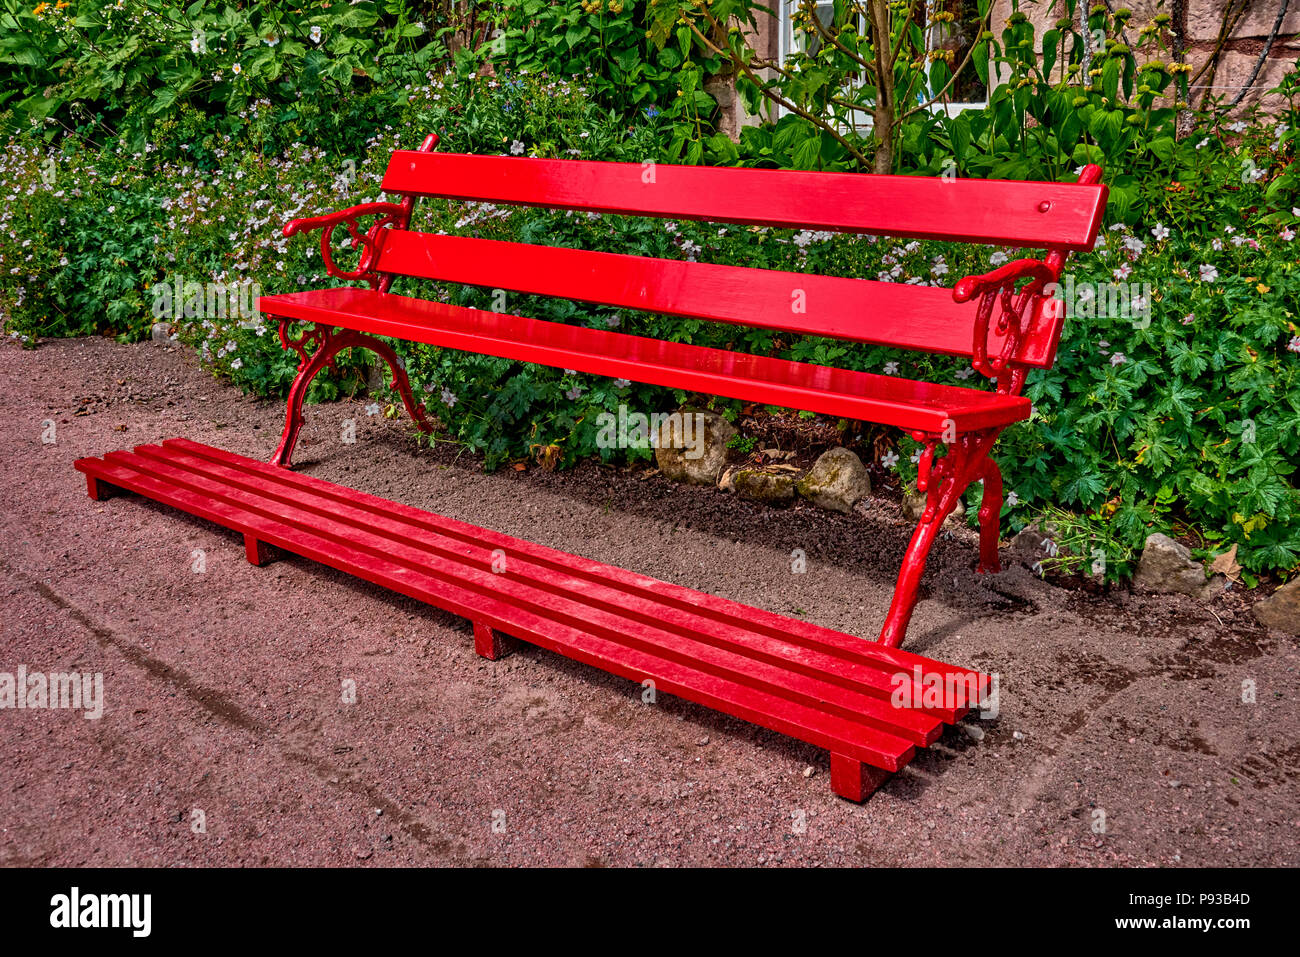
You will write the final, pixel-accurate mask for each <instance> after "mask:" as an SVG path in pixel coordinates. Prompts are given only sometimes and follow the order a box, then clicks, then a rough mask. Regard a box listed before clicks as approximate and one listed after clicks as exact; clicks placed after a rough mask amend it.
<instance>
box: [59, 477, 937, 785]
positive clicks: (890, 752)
mask: <svg viewBox="0 0 1300 957" xmlns="http://www.w3.org/2000/svg"><path fill="white" fill-rule="evenodd" d="M74 464H75V467H76V468H77V469H78V470H79V471H82V472H84V473H85V474H87V475H93V476H96V477H97V478H100V479H102V480H103V481H105V482H107V483H109V484H112V485H116V486H119V487H122V488H126V489H129V490H132V491H135V492H138V493H140V494H142V495H145V496H147V497H149V498H152V499H154V500H155V501H159V502H163V503H164V504H168V505H172V506H174V507H176V508H180V509H181V510H183V511H186V512H189V513H191V514H194V515H198V516H199V517H201V518H205V519H208V520H209V521H214V522H217V523H218V524H220V525H223V526H225V527H227V528H231V529H233V530H235V531H237V532H241V533H244V534H251V535H254V536H256V537H257V538H258V539H260V540H262V541H265V542H267V543H269V544H271V545H274V546H276V547H278V548H283V549H285V550H286V551H289V552H293V553H294V554H298V555H302V556H303V557H306V558H310V559H312V560H314V561H319V562H321V563H322V564H325V565H329V566H330V567H332V568H336V569H339V570H340V571H345V572H348V573H349V574H353V575H356V576H357V577H359V578H363V579H365V580H366V581H370V582H373V583H374V584H378V585H382V586H384V587H386V588H390V589H392V590H394V591H397V592H400V593H402V594H404V595H407V596H409V597H412V598H415V599H417V600H419V601H424V602H426V603H428V604H431V605H435V606H437V607H439V608H443V609H445V610H447V611H450V612H452V613H454V614H457V615H461V616H463V617H466V618H469V619H471V620H472V621H475V622H479V623H483V624H486V625H488V626H489V627H492V628H495V629H497V630H499V631H501V632H503V633H505V634H510V635H513V636H515V637H518V638H522V639H524V640H526V641H529V642H531V643H533V644H537V645H539V646H541V647H543V648H547V649H549V650H552V651H555V652H557V653H559V654H563V655H565V656H566V657H570V658H573V659H575V660H578V661H582V662H584V663H586V664H591V665H594V666H596V667H598V668H601V669H602V670H605V671H609V672H611V673H612V674H616V675H619V676H620V677H624V678H628V679H630V680H632V681H638V682H639V681H643V680H645V679H647V678H650V679H652V680H654V682H655V685H656V687H657V688H659V689H660V690H662V691H664V692H666V693H668V694H672V695H676V696H677V697H681V698H684V699H686V700H688V701H694V702H696V703H698V704H702V705H705V706H707V707H711V708H714V709H716V710H719V711H723V712H725V713H728V714H732V715H734V716H736V717H739V718H742V719H744V720H746V721H750V722H752V723H754V724H759V725H762V726H763V727H767V728H771V729H772V730H774V731H777V732H779V733H782V734H786V735H789V736H791V737H795V738H798V739H800V740H803V741H807V742H809V743H811V744H815V745H817V746H819V747H824V748H827V749H828V750H833V751H836V752H838V753H844V754H847V755H849V756H850V757H853V758H855V759H857V760H860V761H864V762H867V763H869V764H872V765H873V766H875V767H880V768H884V769H885V770H889V771H897V770H898V769H899V768H901V767H902V766H903V765H905V764H906V763H907V762H908V761H910V760H911V758H912V756H913V755H914V754H915V748H914V747H913V746H912V745H910V744H908V743H907V742H906V741H904V740H902V739H901V738H898V737H896V736H893V735H889V734H886V733H884V732H880V731H877V730H875V729H873V728H869V727H866V726H864V725H863V724H861V723H859V722H855V721H851V720H849V719H846V718H842V717H839V716H837V715H834V714H828V713H826V712H825V711H822V710H818V709H816V708H814V707H811V706H808V705H805V704H802V703H800V702H795V701H790V700H788V699H786V698H781V697H778V696H776V695H773V694H770V693H767V692H766V691H763V690H761V689H757V688H754V687H750V686H747V685H743V684H739V683H737V682H735V681H731V680H728V679H727V678H724V677H721V676H719V675H716V674H711V673H708V672H705V671H701V670H700V669H697V668H693V667H690V666H688V665H686V664H684V663H682V662H679V661H673V660H669V659H665V658H662V657H660V656H657V655H654V654H652V653H649V652H647V651H644V650H642V649H639V648H632V647H627V646H625V645H620V644H617V643H615V642H612V641H610V640H608V639H605V638H602V637H600V636H597V635H592V634H590V633H587V632H585V631H582V630H580V629H577V628H573V627H571V626H569V625H567V624H565V623H563V622H557V621H555V620H553V619H551V618H548V617H545V616H544V615H540V614H537V613H534V612H532V611H529V610H527V609H521V608H518V607H516V606H512V605H509V604H507V603H505V602H503V601H501V600H500V599H498V598H495V597H494V596H492V595H490V594H482V593H477V592H472V591H469V590H467V589H465V588H463V587H460V586H458V585H456V584H453V583H450V582H447V581H444V580H439V579H436V578H433V577H431V576H429V575H426V574H421V573H419V572H417V571H414V570H413V569H411V568H408V567H404V566H402V565H400V564H398V563H395V562H393V561H391V560H388V559H384V558H380V557H377V556H375V555H373V554H371V553H369V552H367V551H365V550H362V549H358V548H355V547H353V546H352V545H350V544H348V543H346V542H340V541H336V540H332V539H329V538H326V537H323V536H321V535H319V534H317V533H316V532H314V531H312V530H309V529H304V528H300V527H298V526H295V525H294V524H292V523H290V522H286V521H282V520H277V519H273V518H269V517H267V516H265V515H262V514H259V513H258V512H256V511H252V510H250V509H248V508H244V507H241V506H238V505H234V504H231V503H229V502H226V501H220V500H216V499H213V498H211V497H209V496H207V495H204V494H201V493H197V492H195V491H192V490H190V489H187V488H183V487H179V486H176V485H175V484H173V483H171V482H169V481H167V480H165V479H164V478H161V477H159V476H157V475H155V474H150V473H146V472H141V471H139V470H137V469H135V468H132V467H129V466H127V465H123V464H116V463H113V462H107V461H102V460H99V459H79V460H77V462H76V463H74Z"/></svg>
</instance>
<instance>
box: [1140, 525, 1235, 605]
mask: <svg viewBox="0 0 1300 957" xmlns="http://www.w3.org/2000/svg"><path fill="white" fill-rule="evenodd" d="M1222 578H1223V576H1222V575H1218V576H1215V578H1213V579H1207V578H1206V577H1205V569H1204V567H1202V565H1201V563H1200V562H1198V561H1195V560H1194V559H1193V558H1192V553H1191V552H1190V551H1189V550H1188V548H1187V546H1186V545H1180V544H1179V543H1178V542H1176V541H1174V540H1173V539H1172V538H1170V537H1169V536H1168V535H1165V534H1164V533H1163V532H1156V533H1155V534H1153V535H1149V536H1147V540H1146V544H1145V545H1144V546H1143V547H1142V558H1141V560H1140V561H1139V562H1138V568H1137V574H1136V575H1134V576H1133V584H1134V585H1135V586H1136V587H1138V588H1140V589H1143V590H1144V591H1152V592H1160V593H1162V594H1173V593H1176V594H1180V595H1191V596H1192V597H1193V598H1200V599H1203V600H1207V599H1209V598H1212V597H1213V596H1214V595H1216V594H1218V593H1219V592H1220V591H1222V590H1223V581H1222Z"/></svg>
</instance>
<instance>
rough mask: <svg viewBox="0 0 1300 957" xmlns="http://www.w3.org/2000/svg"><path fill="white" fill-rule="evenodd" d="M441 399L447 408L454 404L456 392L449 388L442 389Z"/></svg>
mask: <svg viewBox="0 0 1300 957" xmlns="http://www.w3.org/2000/svg"><path fill="white" fill-rule="evenodd" d="M442 401H443V404H444V405H446V406H447V407H448V408H451V407H452V406H453V405H455V404H456V394H455V393H454V392H452V391H451V390H450V389H443V390H442Z"/></svg>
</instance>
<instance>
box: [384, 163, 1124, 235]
mask: <svg viewBox="0 0 1300 957" xmlns="http://www.w3.org/2000/svg"><path fill="white" fill-rule="evenodd" d="M382 186H383V189H384V190H385V191H387V192H389V193H401V194H405V195H413V196H436V197H443V198H446V199H460V200H478V201H483V202H490V203H504V204H507V205H521V206H549V207H556V208H560V209H575V210H589V211H593V212H601V213H620V214H627V215H632V216H661V217H671V218H674V219H694V220H704V221H708V222H718V223H740V224H748V225H760V226H776V227H788V228H792V229H817V230H829V231H831V232H850V233H853V232H857V233H875V234H879V235H885V236H900V237H907V238H912V239H939V240H948V241H952V242H972V243H988V244H991V245H1000V246H1017V247H1026V248H1032V249H1042V248H1045V247H1053V248H1059V249H1069V250H1086V249H1091V248H1092V245H1093V243H1094V242H1095V240H1096V238H1097V229H1098V227H1099V226H1100V224H1101V216H1102V210H1103V209H1104V207H1105V204H1106V187H1105V186H1100V185H1080V184H1078V183H1041V182H1020V181H1013V180H980V179H940V178H937V177H920V176H864V175H862V174H860V173H824V172H801V171H794V170H766V169H740V168H736V167H718V166H674V165H668V164H657V165H654V166H650V165H648V164H647V165H642V164H639V163H604V162H595V161H590V160H555V159H533V158H530V157H513V156H471V155H466V154H461V153H421V152H417V151H413V150H397V151H395V152H394V153H393V155H392V158H391V159H390V160H389V163H388V170H387V172H386V173H385V174H384V179H383V184H382Z"/></svg>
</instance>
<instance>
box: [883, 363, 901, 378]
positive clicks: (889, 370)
mask: <svg viewBox="0 0 1300 957" xmlns="http://www.w3.org/2000/svg"><path fill="white" fill-rule="evenodd" d="M885 375H898V363H897V362H886V363H885Z"/></svg>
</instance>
